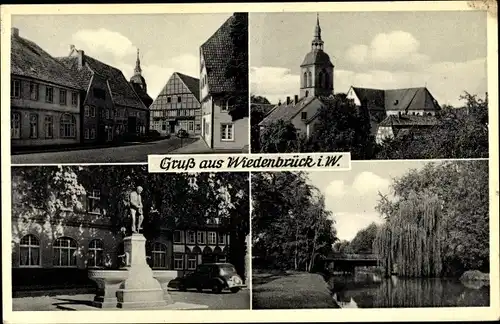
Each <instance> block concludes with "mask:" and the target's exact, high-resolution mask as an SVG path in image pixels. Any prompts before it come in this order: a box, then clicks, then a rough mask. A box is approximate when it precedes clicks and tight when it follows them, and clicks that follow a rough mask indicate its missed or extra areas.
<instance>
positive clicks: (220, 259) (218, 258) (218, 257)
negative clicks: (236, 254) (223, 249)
mask: <svg viewBox="0 0 500 324" xmlns="http://www.w3.org/2000/svg"><path fill="white" fill-rule="evenodd" d="M217 262H220V263H225V262H226V256H225V255H218V256H217Z"/></svg>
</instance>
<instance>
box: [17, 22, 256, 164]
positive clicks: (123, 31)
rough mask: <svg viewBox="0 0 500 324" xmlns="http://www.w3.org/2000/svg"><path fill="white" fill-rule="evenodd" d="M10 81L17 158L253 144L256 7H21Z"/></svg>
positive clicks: (113, 157) (138, 155)
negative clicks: (159, 10)
mask: <svg viewBox="0 0 500 324" xmlns="http://www.w3.org/2000/svg"><path fill="white" fill-rule="evenodd" d="M123 19H125V21H123ZM144 21H148V23H149V24H151V23H152V24H154V25H157V26H163V27H162V28H159V29H157V30H155V31H154V32H151V33H144V32H143V30H142V29H141V26H142V24H143V22H144ZM40 26H43V28H41V27H40ZM61 26H64V27H61ZM88 26H93V27H92V28H89V27H88ZM133 26H136V28H134V27H133ZM167 31H168V32H167ZM47 33H50V34H51V35H54V36H53V37H50V38H47V37H46V34H47ZM163 39H168V42H163V41H162V40H163ZM10 83H11V85H10V89H11V91H10V93H11V111H10V114H11V151H12V154H13V155H14V157H13V158H12V163H15V164H18V163H29V164H39V163H65V162H80V163H106V162H146V161H147V155H148V154H167V153H168V154H177V153H193V154H198V153H245V152H248V148H249V144H248V127H249V119H248V115H249V108H248V14H247V13H234V14H233V15H230V14H213V15H203V14H192V15H190V14H182V15H179V14H177V15H176V14H165V15H152V16H147V15H138V16H133V15H132V16H127V17H117V16H113V15H101V16H99V17H97V16H86V15H80V16H74V17H73V16H72V17H69V16H50V15H38V16H36V15H35V16H14V17H13V18H12V30H11V82H10ZM122 146H126V147H127V148H126V149H127V154H126V155H124V154H121V153H122V152H123V150H124V149H123V148H121V147H122ZM128 156H130V157H128Z"/></svg>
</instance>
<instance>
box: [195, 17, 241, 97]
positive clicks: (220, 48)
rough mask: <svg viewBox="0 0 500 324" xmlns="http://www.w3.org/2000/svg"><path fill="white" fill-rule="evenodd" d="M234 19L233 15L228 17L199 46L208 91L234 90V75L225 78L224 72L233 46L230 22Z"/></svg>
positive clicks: (222, 91)
mask: <svg viewBox="0 0 500 324" xmlns="http://www.w3.org/2000/svg"><path fill="white" fill-rule="evenodd" d="M234 20H235V17H234V15H233V16H231V17H229V19H228V20H226V22H224V23H223V24H222V26H220V27H219V29H218V30H217V31H216V32H215V33H214V34H213V35H212V36H211V37H210V38H209V39H208V40H207V41H206V42H205V43H203V45H201V47H200V51H201V54H202V55H203V59H204V61H205V67H206V70H207V82H208V92H209V93H224V92H232V91H235V90H236V87H235V78H236V76H234V77H232V78H227V77H226V72H225V70H226V65H227V63H228V60H229V59H230V58H231V55H232V52H233V48H234V45H233V42H232V39H231V24H232V23H233V21H234Z"/></svg>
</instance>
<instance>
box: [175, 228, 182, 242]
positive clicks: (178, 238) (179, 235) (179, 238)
mask: <svg viewBox="0 0 500 324" xmlns="http://www.w3.org/2000/svg"><path fill="white" fill-rule="evenodd" d="M174 243H182V240H181V231H174Z"/></svg>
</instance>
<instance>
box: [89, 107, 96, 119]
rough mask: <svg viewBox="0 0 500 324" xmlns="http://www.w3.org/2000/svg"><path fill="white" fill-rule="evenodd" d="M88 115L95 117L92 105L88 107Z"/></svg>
mask: <svg viewBox="0 0 500 324" xmlns="http://www.w3.org/2000/svg"><path fill="white" fill-rule="evenodd" d="M90 117H95V107H94V106H91V107H90Z"/></svg>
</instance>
